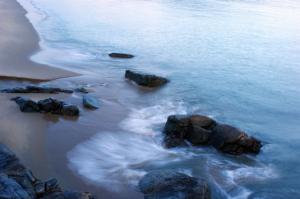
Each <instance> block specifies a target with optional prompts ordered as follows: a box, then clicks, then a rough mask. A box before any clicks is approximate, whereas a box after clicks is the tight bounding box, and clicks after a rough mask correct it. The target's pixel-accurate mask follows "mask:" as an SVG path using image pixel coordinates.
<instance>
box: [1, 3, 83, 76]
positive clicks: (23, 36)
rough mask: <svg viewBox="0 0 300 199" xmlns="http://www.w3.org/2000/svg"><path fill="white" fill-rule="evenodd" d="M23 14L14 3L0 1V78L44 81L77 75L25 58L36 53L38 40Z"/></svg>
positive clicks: (19, 6)
mask: <svg viewBox="0 0 300 199" xmlns="http://www.w3.org/2000/svg"><path fill="white" fill-rule="evenodd" d="M25 15H26V11H25V10H24V9H23V8H22V7H21V5H19V3H17V2H16V1H13V0H0V77H1V78H13V79H14V78H16V79H27V80H37V81H47V80H53V79H58V78H63V77H70V76H75V75H78V74H77V73H74V72H71V71H67V70H63V69H59V68H55V67H51V66H47V65H43V64H38V63H34V62H32V61H31V60H30V59H29V57H30V56H31V55H32V54H34V53H35V52H37V51H38V50H39V37H38V34H37V33H36V31H35V30H34V28H33V26H32V24H31V23H30V22H29V20H28V19H27V18H26V17H25Z"/></svg>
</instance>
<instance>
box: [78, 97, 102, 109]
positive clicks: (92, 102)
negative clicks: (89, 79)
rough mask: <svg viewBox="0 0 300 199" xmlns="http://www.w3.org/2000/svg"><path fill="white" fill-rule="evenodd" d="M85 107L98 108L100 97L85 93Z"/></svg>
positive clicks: (83, 99)
mask: <svg viewBox="0 0 300 199" xmlns="http://www.w3.org/2000/svg"><path fill="white" fill-rule="evenodd" d="M82 102H83V105H84V107H86V108H89V109H98V108H99V107H100V105H99V101H98V99H96V98H94V97H91V96H89V95H84V96H83V98H82Z"/></svg>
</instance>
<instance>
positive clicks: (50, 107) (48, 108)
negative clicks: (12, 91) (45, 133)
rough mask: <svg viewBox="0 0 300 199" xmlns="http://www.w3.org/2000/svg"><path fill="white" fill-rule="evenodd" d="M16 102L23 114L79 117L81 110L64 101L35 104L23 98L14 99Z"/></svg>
mask: <svg viewBox="0 0 300 199" xmlns="http://www.w3.org/2000/svg"><path fill="white" fill-rule="evenodd" d="M12 100H13V101H15V102H16V103H17V104H18V105H19V107H20V110H21V111H22V112H26V113H32V112H39V113H51V114H57V115H65V116H79V108H78V107H77V106H75V105H70V104H66V103H65V102H63V101H59V100H56V99H53V98H47V99H44V100H39V101H38V102H35V101H33V100H31V99H27V98H23V97H15V98H12Z"/></svg>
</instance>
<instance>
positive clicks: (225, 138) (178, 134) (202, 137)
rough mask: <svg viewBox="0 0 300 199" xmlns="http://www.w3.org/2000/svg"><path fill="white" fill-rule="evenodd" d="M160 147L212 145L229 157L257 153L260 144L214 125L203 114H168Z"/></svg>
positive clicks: (226, 127) (231, 129) (226, 128)
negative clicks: (162, 143) (163, 145)
mask: <svg viewBox="0 0 300 199" xmlns="http://www.w3.org/2000/svg"><path fill="white" fill-rule="evenodd" d="M164 134H165V138H164V144H165V146H166V147H167V148H171V147H177V146H186V143H185V141H188V142H189V143H191V144H192V145H194V146H202V145H212V146H214V147H215V148H216V149H218V150H220V151H222V152H224V153H229V154H234V155H241V154H243V153H255V154H256V153H259V151H260V148H261V147H262V144H261V141H259V140H257V139H256V138H254V137H250V136H248V135H247V134H246V133H245V132H243V131H241V130H239V129H237V128H235V127H233V126H230V125H225V124H217V122H216V121H214V120H213V119H211V118H209V117H206V116H203V115H171V116H169V117H168V120H167V122H166V124H165V127H164Z"/></svg>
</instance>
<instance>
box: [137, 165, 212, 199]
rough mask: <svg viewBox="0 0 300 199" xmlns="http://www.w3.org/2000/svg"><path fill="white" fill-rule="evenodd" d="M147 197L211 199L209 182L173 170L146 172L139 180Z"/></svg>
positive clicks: (152, 198) (150, 198) (141, 188)
mask: <svg viewBox="0 0 300 199" xmlns="http://www.w3.org/2000/svg"><path fill="white" fill-rule="evenodd" d="M139 188H140V190H141V192H142V193H144V198H145V199H158V198H159V199H210V198H211V196H210V189H209V187H208V184H207V183H206V182H205V181H204V180H202V179H198V178H194V177H190V176H188V175H186V174H183V173H179V172H176V171H172V170H158V171H152V172H150V173H148V174H146V175H145V176H144V177H143V178H142V179H141V180H140V182H139Z"/></svg>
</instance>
